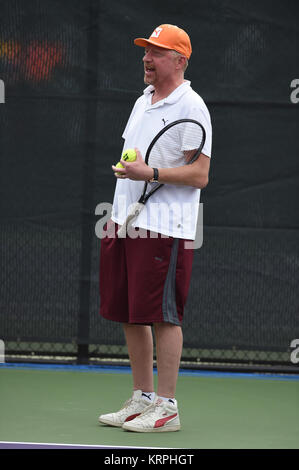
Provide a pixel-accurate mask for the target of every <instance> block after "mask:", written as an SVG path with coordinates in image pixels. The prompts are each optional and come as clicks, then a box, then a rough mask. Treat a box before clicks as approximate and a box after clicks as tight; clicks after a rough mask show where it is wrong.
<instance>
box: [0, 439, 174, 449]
mask: <svg viewBox="0 0 299 470" xmlns="http://www.w3.org/2000/svg"><path fill="white" fill-rule="evenodd" d="M2 445H9V446H11V447H13V446H15V447H17V446H22V447H26V446H28V447H30V446H38V447H40V446H45V447H79V448H80V447H84V448H90V449H167V447H138V446H110V445H96V444H67V443H65V444H62V443H56V442H22V441H0V449H1V446H2ZM169 449H170V448H169Z"/></svg>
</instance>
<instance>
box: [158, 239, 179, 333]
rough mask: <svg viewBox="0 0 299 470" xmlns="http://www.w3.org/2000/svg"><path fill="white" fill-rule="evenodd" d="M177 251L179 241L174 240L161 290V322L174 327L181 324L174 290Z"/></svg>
mask: <svg viewBox="0 0 299 470" xmlns="http://www.w3.org/2000/svg"><path fill="white" fill-rule="evenodd" d="M178 251H179V239H178V238H175V239H174V240H173V245H172V248H171V255H170V261H169V266H168V272H167V276H166V281H165V284H164V290H163V304H162V310H163V320H164V321H165V322H168V323H173V324H174V325H181V322H180V320H179V317H178V312H177V307H176V290H175V281H176V266H177V259H178Z"/></svg>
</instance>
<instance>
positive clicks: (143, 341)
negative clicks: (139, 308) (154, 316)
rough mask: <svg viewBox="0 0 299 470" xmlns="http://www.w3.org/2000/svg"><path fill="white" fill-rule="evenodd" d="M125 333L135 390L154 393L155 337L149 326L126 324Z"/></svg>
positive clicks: (124, 325)
mask: <svg viewBox="0 0 299 470" xmlns="http://www.w3.org/2000/svg"><path fill="white" fill-rule="evenodd" d="M123 327H124V332H125V337H126V342H127V347H128V353H129V358H130V363H131V368H132V375H133V389H134V390H143V391H145V392H153V391H154V378H153V335H152V329H151V327H150V326H148V325H132V324H129V323H124V324H123Z"/></svg>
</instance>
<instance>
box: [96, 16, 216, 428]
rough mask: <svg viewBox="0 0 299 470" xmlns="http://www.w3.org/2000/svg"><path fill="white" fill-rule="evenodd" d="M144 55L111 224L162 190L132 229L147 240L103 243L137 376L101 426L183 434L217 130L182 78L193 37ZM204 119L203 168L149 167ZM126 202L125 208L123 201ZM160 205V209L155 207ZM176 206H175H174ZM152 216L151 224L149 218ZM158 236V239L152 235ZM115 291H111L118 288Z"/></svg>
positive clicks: (105, 287) (105, 281)
mask: <svg viewBox="0 0 299 470" xmlns="http://www.w3.org/2000/svg"><path fill="white" fill-rule="evenodd" d="M134 42H135V44H136V45H137V46H141V47H144V51H145V54H144V57H143V63H144V81H145V83H146V84H147V85H148V87H147V88H146V89H145V91H144V94H143V96H141V97H140V98H139V99H138V100H137V101H136V103H135V106H134V108H133V110H132V113H131V115H130V118H129V121H128V123H127V126H126V129H125V131H124V134H123V138H124V139H125V144H124V148H132V147H133V148H135V149H136V151H137V159H136V161H135V162H130V163H128V162H123V161H122V164H123V166H124V168H123V169H119V168H116V167H115V166H112V169H113V171H114V173H115V176H116V177H117V179H118V181H117V184H116V190H115V195H114V202H113V211H112V221H113V223H115V224H117V225H116V227H118V226H119V225H121V224H122V223H123V222H124V220H125V214H124V211H123V207H121V203H122V204H125V209H126V210H125V212H126V211H127V209H128V207H129V206H130V204H132V203H134V202H136V201H137V200H138V199H139V197H140V194H141V193H142V188H143V184H144V181H149V180H152V179H153V177H155V180H158V181H159V182H161V183H164V186H163V187H162V188H161V189H160V190H159V191H157V193H155V194H154V195H153V196H152V197H151V198H150V199H149V201H148V202H147V205H146V207H147V206H150V205H151V207H150V208H151V210H150V211H149V210H147V211H145V210H143V211H141V213H140V215H139V216H138V218H137V219H136V221H135V222H134V227H136V228H138V229H139V230H142V231H145V234H146V235H147V237H144V236H140V237H138V238H130V237H129V236H127V237H126V238H122V239H121V238H117V237H114V238H113V237H106V238H104V239H103V240H102V241H101V267H100V294H101V310H100V313H101V315H102V316H103V317H104V318H107V319H110V320H113V321H118V322H121V323H122V324H123V327H124V333H125V338H126V343H127V347H128V353H129V357H130V363H131V368H132V376H133V395H132V397H131V398H130V399H129V400H128V401H127V402H126V403H125V404H124V406H123V407H122V408H121V410H120V411H117V412H114V413H108V414H103V415H101V416H100V417H99V421H100V422H102V423H105V424H109V425H112V426H119V427H123V429H126V430H131V431H137V432H161V431H177V430H179V429H180V418H179V412H178V404H177V401H176V399H175V390H176V382H177V377H178V370H179V364H180V358H181V352H182V344H183V335H182V328H181V323H182V319H183V311H184V305H185V302H186V298H187V292H188V288H189V281H190V276H191V268H192V259H193V250H192V249H186V248H185V245H184V242H185V241H186V240H194V239H195V235H196V223H197V214H198V203H199V197H200V190H201V189H202V188H204V187H205V186H206V185H207V183H208V176H209V167H210V156H211V121H210V115H209V112H208V110H207V107H206V105H205V104H204V102H203V100H202V98H201V97H200V96H199V95H198V94H197V93H195V92H194V91H193V90H192V88H191V86H190V82H189V81H187V80H185V79H184V72H185V70H186V68H187V66H188V60H189V58H190V56H191V51H192V49H191V42H190V38H189V36H188V35H187V33H186V32H185V31H184V30H182V29H180V28H178V27H177V26H174V25H168V24H163V25H161V26H159V27H158V28H156V29H155V30H154V32H153V33H152V35H151V36H150V37H149V39H144V38H138V39H135V41H134ZM182 118H190V119H196V120H198V121H199V122H201V124H202V125H203V126H204V128H205V130H206V134H207V135H206V143H205V145H204V147H203V149H202V154H201V155H200V157H199V158H198V160H197V161H196V162H194V163H192V164H190V165H184V166H181V167H179V168H158V169H156V170H155V171H154V170H153V168H151V167H149V166H147V165H146V164H145V162H144V156H145V153H146V149H147V147H148V145H149V144H150V142H151V140H152V139H153V137H154V136H155V135H156V134H157V132H159V131H160V130H161V129H162V128H163V127H164V126H165V125H167V124H168V123H170V122H172V121H175V120H177V119H182ZM124 201H125V202H124ZM163 201H164V202H165V201H166V202H167V204H168V206H171V204H172V203H175V204H176V205H177V204H178V205H179V206H178V207H179V208H180V207H181V206H182V205H183V204H185V203H190V205H191V206H192V208H193V218H192V220H191V222H190V220H189V222H188V223H186V221H185V220H184V214H183V211H180V210H179V211H177V212H176V211H173V212H172V213H170V214H168V215H167V217H166V219H167V220H165V221H163V220H162V222H161V220H160V219H161V217H162V219H163V214H160V216H159V217H158V216H157V214H155V210H158V209H157V207H158V206H157V204H156V203H157V202H158V203H161V202H163ZM155 204H156V205H155ZM176 207H177V206H176ZM149 214H150V217H149ZM150 233H151V234H153V233H156V235H157V236H156V237H151V236H150V235H149V234H150ZM111 286H113V289H111ZM152 325H153V329H154V335H155V340H156V356H157V371H158V389H157V394H155V392H154V383H153V335H152V328H151V326H152Z"/></svg>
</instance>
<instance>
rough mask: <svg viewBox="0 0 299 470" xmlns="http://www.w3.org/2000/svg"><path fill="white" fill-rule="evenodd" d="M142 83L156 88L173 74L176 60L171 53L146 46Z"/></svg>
mask: <svg viewBox="0 0 299 470" xmlns="http://www.w3.org/2000/svg"><path fill="white" fill-rule="evenodd" d="M143 64H144V83H146V84H147V85H155V86H157V85H158V84H159V83H161V82H164V81H165V80H167V79H170V77H173V74H174V73H175V70H176V69H175V64H176V58H175V56H174V54H173V51H170V50H168V49H162V48H161V47H156V46H148V47H146V48H145V51H144V57H143Z"/></svg>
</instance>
